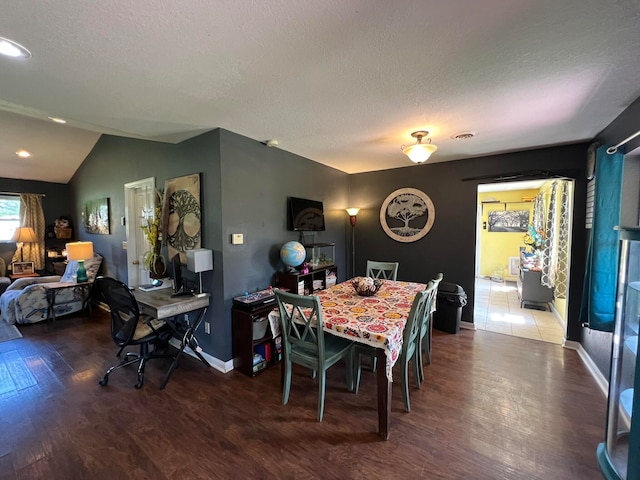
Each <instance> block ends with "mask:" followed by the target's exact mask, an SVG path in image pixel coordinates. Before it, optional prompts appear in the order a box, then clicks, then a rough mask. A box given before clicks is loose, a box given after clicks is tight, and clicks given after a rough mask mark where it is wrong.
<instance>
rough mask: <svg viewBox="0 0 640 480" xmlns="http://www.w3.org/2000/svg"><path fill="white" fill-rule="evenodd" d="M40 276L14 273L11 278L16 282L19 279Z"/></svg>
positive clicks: (37, 274)
mask: <svg viewBox="0 0 640 480" xmlns="http://www.w3.org/2000/svg"><path fill="white" fill-rule="evenodd" d="M39 276H40V274H39V273H16V274H13V273H12V274H11V275H9V278H10V279H11V281H12V282H13V281H14V280H17V279H19V278H27V277H39Z"/></svg>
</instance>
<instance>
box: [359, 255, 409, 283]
mask: <svg viewBox="0 0 640 480" xmlns="http://www.w3.org/2000/svg"><path fill="white" fill-rule="evenodd" d="M399 266H400V264H399V263H398V262H377V261H375V260H367V270H366V275H365V276H366V277H372V278H381V279H383V280H396V279H397V277H398V267H399Z"/></svg>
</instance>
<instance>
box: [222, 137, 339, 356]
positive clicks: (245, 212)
mask: <svg viewBox="0 0 640 480" xmlns="http://www.w3.org/2000/svg"><path fill="white" fill-rule="evenodd" d="M219 131H220V156H221V172H222V179H223V182H222V224H223V227H222V244H223V247H222V252H223V258H224V260H223V261H224V292H225V293H224V296H223V297H222V298H223V299H224V312H225V313H226V314H227V317H228V320H229V322H228V324H227V325H228V328H229V329H230V328H231V316H230V312H231V305H232V299H233V297H235V296H238V295H242V294H243V293H244V292H252V291H256V290H261V289H264V288H267V287H268V286H269V285H271V284H272V282H273V275H274V273H275V272H276V271H278V270H284V265H283V264H282V262H281V261H280V247H281V246H282V245H283V244H284V243H285V242H287V241H289V240H298V233H297V232H291V231H287V225H286V207H287V197H289V196H293V197H303V198H310V199H313V200H321V201H323V202H324V209H325V223H326V231H324V232H317V233H316V234H315V241H316V242H317V243H320V242H335V243H336V259H335V260H336V265H337V266H338V274H339V276H340V278H343V279H344V278H345V277H344V275H345V273H344V272H345V270H344V268H345V245H344V239H345V228H346V226H347V225H348V215H347V214H346V212H345V211H344V209H345V208H346V207H347V196H348V178H349V176H348V175H347V174H346V173H344V172H340V171H338V170H335V169H333V168H330V167H327V166H325V165H321V164H319V163H317V162H313V161H311V160H308V159H306V158H303V157H300V156H298V155H295V154H292V153H289V152H286V151H284V150H280V149H278V148H270V147H267V146H266V145H264V144H262V143H261V142H258V141H256V140H252V139H250V138H247V137H243V136H241V135H238V134H235V133H232V132H229V131H227V130H223V129H220V130H219ZM233 233H242V234H243V235H244V244H243V245H232V244H231V234H233ZM307 239H309V240H310V239H311V235H310V234H307ZM225 333H227V334H228V335H229V338H230V330H229V331H225ZM227 354H228V355H229V357H228V358H230V356H231V351H230V350H229V351H228V352H227Z"/></svg>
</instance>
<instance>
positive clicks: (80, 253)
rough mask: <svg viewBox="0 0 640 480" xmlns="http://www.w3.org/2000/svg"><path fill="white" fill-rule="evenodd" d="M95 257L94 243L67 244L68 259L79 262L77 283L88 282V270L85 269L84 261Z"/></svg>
mask: <svg viewBox="0 0 640 480" xmlns="http://www.w3.org/2000/svg"><path fill="white" fill-rule="evenodd" d="M91 257H93V242H71V243H67V259H68V260H77V261H78V271H77V272H76V281H77V282H78V283H82V282H86V281H88V280H89V279H88V278H87V269H86V268H84V261H85V260H86V259H87V258H91Z"/></svg>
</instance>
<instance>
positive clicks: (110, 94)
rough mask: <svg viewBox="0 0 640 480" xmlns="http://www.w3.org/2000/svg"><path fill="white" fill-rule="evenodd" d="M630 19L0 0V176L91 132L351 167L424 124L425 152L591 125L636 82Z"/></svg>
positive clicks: (68, 152)
mask: <svg viewBox="0 0 640 480" xmlns="http://www.w3.org/2000/svg"><path fill="white" fill-rule="evenodd" d="M639 25H640V0H626V1H606V0H599V1H596V0H519V1H514V0H511V1H510V0H473V1H471V0H447V1H435V0H431V1H427V0H395V1H391V0H347V1H345V0H321V1H320V0H318V1H300V0H218V1H211V0H184V1H180V2H176V1H171V0H136V1H133V2H132V1H131V0H126V1H124V0H110V1H108V2H93V1H90V2H87V1H86V0H67V1H56V0H47V1H45V0H42V1H37V2H36V1H19V2H18V1H16V2H4V4H3V6H2V11H1V14H0V36H3V37H7V38H11V39H13V40H15V41H17V42H19V43H21V44H23V45H25V46H26V47H27V48H29V49H30V50H31V52H32V54H33V57H32V58H31V59H29V60H21V61H18V60H16V59H11V58H8V57H0V167H1V168H2V173H0V177H9V178H26V179H36V180H45V181H54V182H63V183H64V182H67V181H68V180H69V179H70V177H71V176H72V175H73V173H74V172H75V170H76V169H77V167H78V166H79V165H80V163H81V162H82V161H83V160H84V158H85V157H86V155H87V153H88V152H89V151H90V150H91V148H92V147H93V145H94V144H95V142H96V141H97V139H98V137H99V133H111V134H115V135H122V136H128V137H135V138H146V139H153V140H159V141H165V142H179V141H181V140H184V139H186V138H190V137H192V136H194V135H197V134H199V133H202V132H205V131H207V130H211V129H213V128H217V127H222V128H225V129H228V130H231V131H233V132H236V133H239V134H242V135H246V136H247V137H250V138H253V139H256V140H260V141H265V140H268V139H277V140H278V142H279V145H280V147H279V148H282V149H284V150H287V151H290V152H293V153H296V154H299V155H302V156H304V157H307V158H310V159H312V160H315V161H318V162H320V163H323V164H326V165H330V166H332V167H335V168H337V169H340V170H342V171H345V172H348V173H355V172H363V171H372V170H381V169H387V168H394V167H402V166H407V165H409V164H410V163H409V160H408V159H407V158H406V157H405V156H404V155H403V154H402V153H401V151H400V146H401V145H402V144H409V143H412V141H413V139H412V138H411V137H410V133H411V132H412V131H414V130H421V129H426V130H429V131H430V132H431V137H432V141H433V143H434V144H436V145H437V146H438V151H437V152H436V153H435V154H434V155H433V157H432V159H431V160H429V161H430V162H438V161H448V160H456V159H462V158H468V157H476V156H481V155H487V154H491V153H497V152H506V151H514V150H522V149H528V148H534V147H541V146H548V145H556V144H566V143H573V142H577V141H586V140H590V139H592V138H593V137H594V136H595V135H597V134H598V133H599V132H600V131H601V130H602V129H603V128H604V127H605V126H606V125H608V124H609V123H610V122H611V121H612V120H613V119H614V118H615V117H616V116H618V115H619V114H620V113H621V112H622V111H623V110H624V109H625V108H626V107H627V106H628V105H629V104H630V103H631V102H633V100H635V99H636V98H637V97H638V96H640V82H639V81H638V78H639V77H638V74H639V73H640V55H638V51H640V27H639ZM50 115H53V116H58V117H63V118H65V119H67V120H68V122H69V123H68V124H67V125H58V124H53V123H51V122H49V121H46V118H47V117H48V116H50ZM25 116H26V117H27V118H25ZM639 129H640V125H639ZM467 130H473V131H477V136H476V137H474V138H473V139H470V140H453V139H451V138H450V136H451V135H452V134H454V133H457V132H461V131H467ZM20 148H25V149H28V150H31V151H32V153H33V157H32V158H31V159H28V160H18V159H17V158H16V156H15V151H16V150H17V149H20ZM514 167H515V168H517V166H514Z"/></svg>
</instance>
